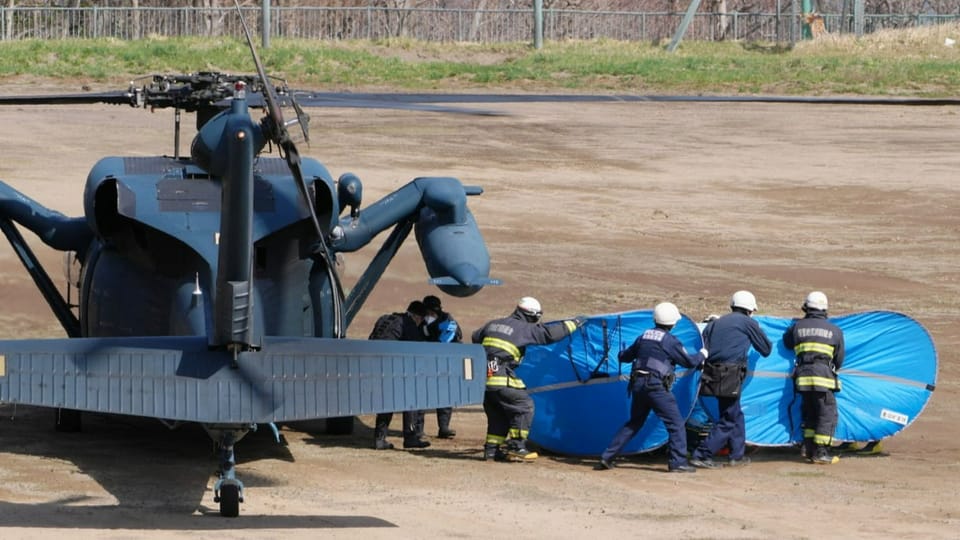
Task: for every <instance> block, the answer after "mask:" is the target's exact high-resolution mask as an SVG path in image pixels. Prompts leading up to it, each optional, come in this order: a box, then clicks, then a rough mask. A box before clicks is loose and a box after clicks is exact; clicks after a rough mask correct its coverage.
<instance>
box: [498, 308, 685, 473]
mask: <svg viewBox="0 0 960 540" xmlns="http://www.w3.org/2000/svg"><path fill="white" fill-rule="evenodd" d="M653 325H654V324H653V311H652V310H645V311H631V312H626V313H614V314H609V315H599V316H595V317H590V318H589V319H587V322H586V323H585V324H584V325H583V326H582V327H580V330H579V331H577V332H574V333H573V334H572V335H571V336H570V337H568V338H566V339H564V340H561V341H558V342H556V343H552V344H550V345H537V346H531V347H527V350H526V355H525V356H524V360H523V363H522V364H521V365H520V367H519V369H518V370H517V374H518V375H519V376H520V377H521V378H522V379H523V381H524V382H525V383H526V385H527V388H528V389H529V392H530V395H531V397H532V398H533V401H534V404H535V405H536V414H535V415H534V418H533V426H532V427H531V429H530V440H531V441H533V442H534V443H536V444H537V445H539V446H540V447H542V448H545V449H547V450H550V451H551V452H556V453H558V454H566V455H574V456H596V455H599V454H600V453H601V452H603V450H604V449H605V448H606V447H607V444H608V443H609V442H610V439H612V438H613V435H614V434H615V433H616V432H617V430H618V429H620V426H622V425H623V423H624V422H626V421H627V419H628V418H629V417H630V399H629V396H628V395H627V383H628V380H629V377H630V369H631V366H630V364H623V365H621V364H620V363H619V362H618V361H617V354H618V353H619V352H620V351H621V350H623V349H625V348H627V347H629V346H630V344H632V343H633V341H634V340H635V339H636V338H637V336H638V335H640V334H641V333H642V332H643V331H644V330H647V329H648V328H652V327H653ZM673 335H675V336H677V338H679V339H680V341H681V343H683V345H684V347H686V349H687V351H688V352H690V353H691V354H694V353H696V352H697V351H699V350H700V347H701V345H702V340H701V337H700V330H699V328H697V324H696V323H695V322H693V320H691V319H690V318H689V317H686V316H684V317H683V318H682V319H681V320H680V322H678V323H677V326H676V327H675V328H674V329H673ZM699 382H700V373H699V371H695V370H684V369H678V370H677V381H676V383H675V384H674V386H673V390H672V391H673V394H674V395H675V396H676V397H677V404H678V405H679V406H680V414H682V415H683V416H684V418H686V417H687V416H688V415H689V414H690V411H691V409H692V408H693V405H694V403H695V402H696V399H697V388H698V385H699ZM666 442H667V430H666V428H665V427H664V426H663V422H661V421H660V419H659V418H657V416H656V415H655V414H653V413H651V414H650V417H649V418H648V419H647V421H646V423H644V425H643V429H641V430H640V433H638V434H637V436H636V437H634V439H633V440H632V441H630V443H629V444H628V445H627V446H626V447H624V449H623V452H622V453H623V454H635V453H638V452H646V451H649V450H654V449H656V448H658V447H660V446H662V445H663V444H665V443H666Z"/></svg>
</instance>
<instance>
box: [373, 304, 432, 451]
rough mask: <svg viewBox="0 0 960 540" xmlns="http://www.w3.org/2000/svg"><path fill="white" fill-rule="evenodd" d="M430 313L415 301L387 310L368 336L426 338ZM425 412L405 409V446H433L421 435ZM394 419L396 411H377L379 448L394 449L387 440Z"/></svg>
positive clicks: (375, 442)
mask: <svg viewBox="0 0 960 540" xmlns="http://www.w3.org/2000/svg"><path fill="white" fill-rule="evenodd" d="M426 314H427V309H426V307H424V305H423V302H420V301H419V300H414V301H413V302H410V305H409V306H407V311H406V312H404V313H387V314H386V315H382V316H381V317H380V318H379V319H377V323H376V324H375V325H374V328H373V332H371V333H370V337H369V339H389V340H394V341H423V339H424V336H423V331H422V330H421V329H420V324H421V323H422V322H423V319H424V317H425V316H426ZM423 417H424V412H423V411H404V413H403V447H404V448H426V447H428V446H430V443H429V442H428V441H425V440H423V439H422V438H421V435H420V434H421V433H423ZM391 420H393V413H392V412H389V413H379V414H377V419H376V423H375V425H374V430H373V434H374V442H373V447H374V448H375V449H376V450H392V449H393V443H391V442H389V441H387V431H388V430H389V428H390V421H391Z"/></svg>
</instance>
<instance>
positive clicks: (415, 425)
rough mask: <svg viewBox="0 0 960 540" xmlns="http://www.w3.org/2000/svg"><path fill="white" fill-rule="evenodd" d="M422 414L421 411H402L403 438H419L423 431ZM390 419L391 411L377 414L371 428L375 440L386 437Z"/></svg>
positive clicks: (391, 418) (391, 416)
mask: <svg viewBox="0 0 960 540" xmlns="http://www.w3.org/2000/svg"><path fill="white" fill-rule="evenodd" d="M423 416H424V415H423V411H404V412H403V440H405V441H415V440H417V439H419V438H420V434H421V433H423ZM391 420H393V413H392V412H388V413H379V414H377V420H376V424H375V425H374V428H373V434H374V437H375V438H376V440H378V441H379V440H383V439H386V438H387V432H388V431H389V430H390V421H391Z"/></svg>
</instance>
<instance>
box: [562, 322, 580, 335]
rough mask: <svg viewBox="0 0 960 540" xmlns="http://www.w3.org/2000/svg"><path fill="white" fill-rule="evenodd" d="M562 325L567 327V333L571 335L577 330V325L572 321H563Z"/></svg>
mask: <svg viewBox="0 0 960 540" xmlns="http://www.w3.org/2000/svg"><path fill="white" fill-rule="evenodd" d="M563 325H564V326H566V327H567V332H569V333H571V334H572V333H573V331H574V330H576V329H577V323H575V322H573V321H563Z"/></svg>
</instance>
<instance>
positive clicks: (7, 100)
mask: <svg viewBox="0 0 960 540" xmlns="http://www.w3.org/2000/svg"><path fill="white" fill-rule="evenodd" d="M89 103H106V104H108V105H130V106H131V107H139V106H142V105H143V94H142V93H141V92H138V91H135V90H127V91H122V92H99V93H87V94H49V95H43V96H0V105H84V104H89Z"/></svg>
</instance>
